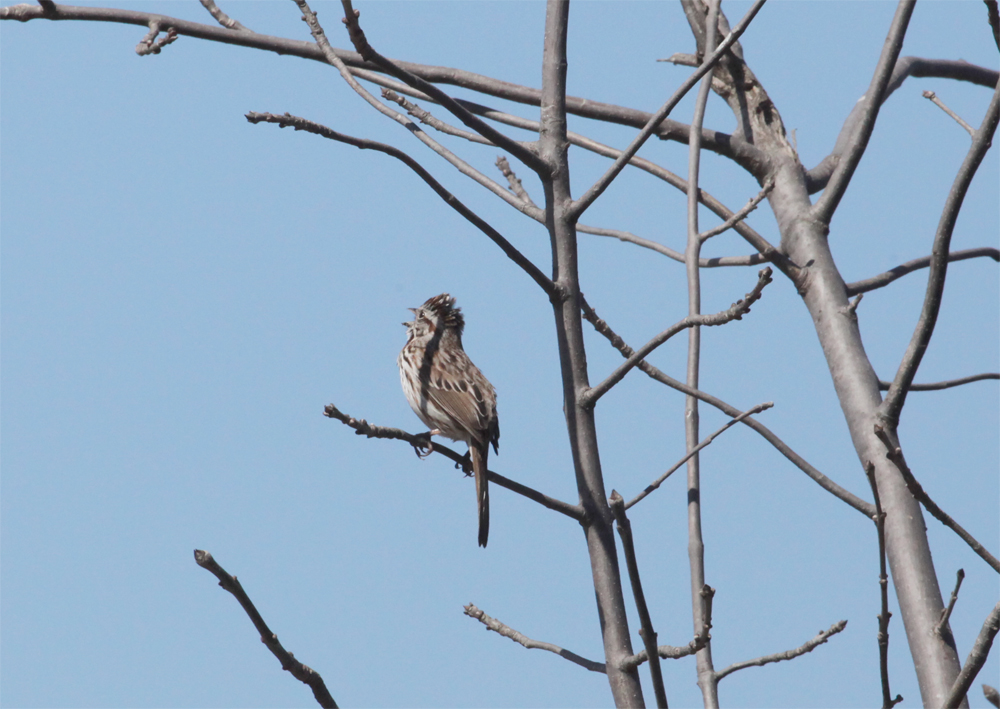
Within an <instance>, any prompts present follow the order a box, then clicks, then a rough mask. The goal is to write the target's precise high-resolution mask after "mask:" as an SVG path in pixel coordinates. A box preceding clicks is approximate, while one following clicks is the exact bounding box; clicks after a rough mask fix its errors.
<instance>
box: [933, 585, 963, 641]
mask: <svg viewBox="0 0 1000 709" xmlns="http://www.w3.org/2000/svg"><path fill="white" fill-rule="evenodd" d="M964 580H965V569H959V570H958V573H956V574H955V590H954V591H952V592H951V598H949V599H948V607H947V608H942V609H941V620H939V621H938V624H937V627H936V628H934V632H935V633H937V634H938V635H939V636H943V635H944V631H945V628H947V627H948V621H949V620H950V619H951V612H952V611H953V610H955V604H956V603H957V602H958V589H960V588H962V581H964Z"/></svg>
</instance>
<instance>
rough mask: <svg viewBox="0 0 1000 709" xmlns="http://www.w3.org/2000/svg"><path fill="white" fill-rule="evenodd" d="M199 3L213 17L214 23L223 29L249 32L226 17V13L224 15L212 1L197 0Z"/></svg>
mask: <svg viewBox="0 0 1000 709" xmlns="http://www.w3.org/2000/svg"><path fill="white" fill-rule="evenodd" d="M199 2H200V3H201V5H202V7H204V8H205V9H206V10H208V12H209V14H210V15H211V16H212V17H214V18H215V19H216V21H217V22H218V23H219V24H220V25H222V26H223V27H225V28H226V29H227V30H235V31H237V32H238V31H249V30H247V28H246V27H244V26H243V25H241V24H240V23H239V22H237V21H236V20H234V19H233V18H231V17H230V16H229V15H227V14H226V13H224V12H223V11H222V10H220V9H219V6H218V5H216V4H215V3H214V2H213V0H199Z"/></svg>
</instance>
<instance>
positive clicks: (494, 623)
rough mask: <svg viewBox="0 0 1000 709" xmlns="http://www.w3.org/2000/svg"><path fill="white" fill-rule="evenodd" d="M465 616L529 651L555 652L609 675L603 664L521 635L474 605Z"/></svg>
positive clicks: (467, 610) (466, 611)
mask: <svg viewBox="0 0 1000 709" xmlns="http://www.w3.org/2000/svg"><path fill="white" fill-rule="evenodd" d="M465 615H467V616H469V617H470V618H475V619H476V620H478V621H479V622H480V623H482V624H483V625H485V626H486V629H487V630H492V631H493V632H494V633H498V634H499V635H502V636H503V637H505V638H510V639H511V640H513V641H514V642H516V643H520V644H521V645H523V646H524V647H526V648H528V649H529V650H548V651H549V652H554V653H555V654H556V655H559V657H561V658H563V659H564V660H569V661H570V662H574V663H576V664H578V665H580V667H582V668H584V669H585V670H590V671H591V672H600V673H602V674H607V668H606V667H605V666H604V663H603V662H594V661H593V660H588V659H587V658H585V657H580V656H579V655H577V654H576V653H575V652H570V651H569V650H566V649H564V648H561V647H559V646H558V645H553V644H552V643H544V642H540V641H538V640H532V639H531V638H529V637H527V636H526V635H524V634H523V633H519V632H518V631H516V630H514V629H513V628H511V627H510V626H507V625H504V624H503V623H501V622H500V621H499V620H497V619H496V618H491V617H490V616H488V615H486V614H485V613H483V612H482V611H481V610H479V609H478V608H476V606H474V605H473V604H471V603H470V604H469V605H467V606H465Z"/></svg>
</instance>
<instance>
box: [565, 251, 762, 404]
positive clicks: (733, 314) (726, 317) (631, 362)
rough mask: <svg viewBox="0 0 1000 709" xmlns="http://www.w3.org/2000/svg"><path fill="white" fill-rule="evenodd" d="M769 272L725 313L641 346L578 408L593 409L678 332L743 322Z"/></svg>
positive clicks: (690, 319)
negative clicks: (592, 407)
mask: <svg viewBox="0 0 1000 709" xmlns="http://www.w3.org/2000/svg"><path fill="white" fill-rule="evenodd" d="M771 273H772V272H771V269H770V268H765V269H763V270H762V271H760V273H759V274H758V278H757V285H755V286H754V287H753V290H751V291H750V292H749V293H747V294H746V297H745V298H742V299H740V300H738V301H736V302H735V303H733V304H732V305H731V306H730V307H728V308H726V309H725V310H722V311H720V312H718V313H715V314H713V315H689V316H687V317H686V318H684V319H683V320H681V321H680V322H678V323H675V324H674V325H671V326H670V327H668V328H667V329H666V330H664V331H663V332H661V333H660V334H659V335H657V336H656V337H654V338H653V339H651V340H650V341H649V342H647V343H646V344H645V345H643V346H642V347H640V348H639V349H638V351H636V352H635V353H633V354H632V355H631V356H629V357H628V358H627V359H626V360H625V362H624V363H622V364H621V365H620V366H619V367H618V368H617V369H616V370H615V371H613V372H612V373H611V374H609V375H608V376H607V378H606V379H605V380H604V381H603V382H601V383H600V384H598V385H597V386H594V387H591V388H590V389H587V390H586V391H584V392H582V393H581V394H580V397H579V398H580V403H581V405H582V406H593V405H594V404H596V403H597V401H598V400H599V399H600V398H601V397H602V396H604V395H605V394H607V393H608V391H610V390H611V387H613V386H614V385H615V384H617V383H618V382H620V381H621V380H622V379H624V377H625V375H626V374H628V373H629V372H630V371H631V370H632V368H634V367H635V366H636V365H637V364H638V363H639V362H641V361H642V360H643V359H645V358H646V356H648V355H649V353H650V352H652V351H653V350H655V349H656V348H657V347H659V346H660V345H662V344H663V343H664V342H666V341H667V340H669V339H670V338H671V337H673V336H674V335H676V334H677V333H678V332H682V331H684V330H686V329H688V328H690V327H695V326H696V325H705V326H706V327H707V326H713V325H724V324H725V323H728V322H731V321H733V320H742V319H743V316H744V315H746V314H747V313H749V312H750V306H751V305H753V304H754V303H756V302H757V301H758V300H759V299H760V296H761V292H762V291H763V290H764V287H765V286H766V285H767V284H768V283H770V282H771Z"/></svg>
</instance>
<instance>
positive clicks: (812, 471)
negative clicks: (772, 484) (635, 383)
mask: <svg viewBox="0 0 1000 709" xmlns="http://www.w3.org/2000/svg"><path fill="white" fill-rule="evenodd" d="M581 307H582V308H583V316H584V317H585V318H586V319H587V322H589V323H590V324H591V325H593V326H594V329H595V330H597V332H598V333H600V334H601V335H603V336H604V337H605V338H607V340H608V341H609V342H610V343H611V346H612V347H614V348H615V349H616V350H618V352H619V353H621V355H622V357H625V358H626V359H627V358H629V357H631V356H632V355H633V354H634V353H635V350H633V349H632V348H631V347H630V346H629V345H628V344H627V343H626V342H625V341H624V340H623V339H622V338H621V337H620V336H619V335H618V333H616V332H615V331H614V330H612V329H611V326H609V325H608V324H607V323H606V322H605V321H604V320H602V319H601V318H599V317H598V316H597V313H596V312H595V311H594V309H593V308H592V307H591V306H590V304H589V303H588V302H587V300H586V298H583V297H582V296H581ZM636 366H637V367H638V368H639V369H640V370H642V371H643V372H644V373H645V374H646V375H647V376H649V377H650V378H651V379H654V380H655V381H658V382H660V383H661V384H665V385H666V386H668V387H670V388H671V389H674V390H675V391H679V392H681V393H682V394H687V395H688V396H695V397H697V398H698V399H699V400H700V401H704V402H705V403H706V404H708V405H709V406H714V407H715V408H717V409H718V410H719V411H722V412H723V413H724V414H726V415H727V416H733V417H736V416H739V415H740V410H739V409H737V408H736V407H735V406H733V405H731V404H727V403H726V402H725V401H722V400H721V399H719V398H718V397H715V396H712V395H711V394H707V393H705V392H703V391H701V390H699V389H696V388H694V387H689V386H688V385H687V384H684V383H683V382H680V381H677V380H676V379H674V378H673V377H671V376H668V375H667V374H665V373H664V372H662V371H660V370H659V369H658V368H656V367H654V366H653V365H651V364H650V363H649V362H647V361H646V360H642V361H641V362H639V364H638V365H636ZM742 423H743V424H744V425H746V426H748V427H749V428H750V429H752V430H753V431H756V432H757V433H759V434H760V435H761V437H763V438H764V440H765V441H767V442H768V443H770V444H771V445H772V446H774V448H775V449H776V450H777V451H778V452H779V453H781V454H782V455H783V456H785V458H787V459H788V460H789V461H790V462H791V463H792V465H794V466H795V467H797V468H798V469H799V470H801V471H802V472H803V473H805V474H806V475H808V476H809V477H810V478H811V479H812V480H813V481H814V482H815V483H816V484H817V485H819V486H820V487H821V488H823V489H824V490H826V491H827V492H829V493H830V494H831V495H833V496H834V497H836V498H837V499H839V500H841V501H842V502H845V503H847V504H848V505H850V506H851V507H853V508H854V509H856V510H857V511H858V512H860V513H861V514H863V515H864V516H865V517H868V518H869V519H871V516H872V515H873V514H875V506H874V505H872V504H871V503H870V502H867V501H865V500H862V499H861V498H860V497H858V496H857V495H855V494H854V493H852V492H849V491H848V490H845V489H844V488H842V487H840V485H838V484H837V483H835V482H833V481H832V480H830V478H828V477H827V476H826V475H824V474H823V473H821V472H820V471H819V470H817V469H816V468H815V467H813V466H812V465H810V463H809V462H808V461H807V460H806V459H805V458H803V457H802V456H800V455H799V454H798V453H796V452H795V451H794V450H792V448H791V446H789V445H788V444H787V443H785V442H784V441H783V440H781V438H779V437H778V436H777V435H775V433H774V432H773V431H771V429H769V428H768V427H767V426H765V425H764V424H762V423H761V422H760V421H758V420H757V419H755V418H746V419H743V421H742Z"/></svg>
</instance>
